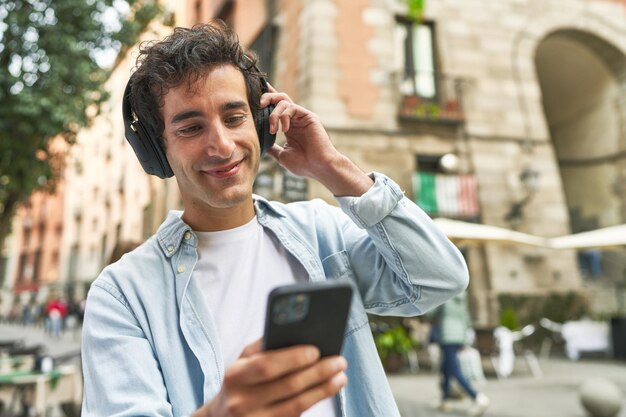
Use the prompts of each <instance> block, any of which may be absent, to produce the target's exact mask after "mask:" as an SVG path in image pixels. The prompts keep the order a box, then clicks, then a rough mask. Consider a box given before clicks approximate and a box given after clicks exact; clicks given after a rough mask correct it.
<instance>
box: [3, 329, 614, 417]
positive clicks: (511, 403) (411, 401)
mask: <svg viewBox="0 0 626 417" xmlns="http://www.w3.org/2000/svg"><path fill="white" fill-rule="evenodd" d="M6 339H23V340H24V341H25V342H26V343H27V344H29V345H30V344H44V345H45V346H47V352H48V353H49V354H51V355H53V356H58V355H63V354H68V353H72V352H75V351H77V350H78V349H79V348H80V337H79V334H78V333H76V334H72V333H67V332H66V333H65V334H63V336H62V337H61V338H60V339H50V338H49V337H48V336H47V335H46V334H44V332H43V330H42V329H41V328H34V327H22V326H18V325H9V324H4V323H3V324H0V340H6ZM540 364H541V369H542V371H543V374H544V376H543V377H541V378H534V377H533V376H532V375H531V374H530V373H529V372H528V370H527V369H526V368H525V367H524V365H523V364H522V363H521V362H520V364H518V365H519V366H516V370H515V372H514V373H513V375H512V376H511V377H510V378H508V379H504V380H498V379H496V378H495V377H488V379H487V382H486V383H485V384H484V385H483V386H480V387H479V389H480V391H482V392H484V393H485V394H487V396H488V397H489V398H490V399H491V406H490V407H489V409H488V410H487V412H486V413H485V414H484V415H485V416H486V417H585V416H586V415H587V414H586V413H585V411H584V409H583V407H582V406H581V404H580V399H579V388H580V385H581V384H582V383H583V382H585V381H587V380H589V379H591V378H600V377H602V378H607V379H608V380H610V381H612V382H613V383H615V384H616V385H617V386H618V387H619V389H620V390H621V392H622V393H626V361H614V360H610V359H606V358H602V357H593V358H591V357H590V358H586V357H584V358H583V359H581V360H579V361H576V362H573V361H570V360H568V359H565V358H550V359H548V360H541V361H540ZM389 382H390V384H391V388H392V391H393V393H394V396H395V397H396V400H397V402H398V406H399V408H400V410H401V413H402V416H403V417H417V416H420V417H426V416H428V417H442V416H447V417H457V416H466V415H467V412H466V410H467V407H466V405H467V401H460V402H459V405H458V406H456V407H455V410H453V411H452V412H447V413H443V412H440V411H438V410H437V409H436V408H435V407H434V406H435V404H436V401H437V397H438V376H437V374H436V373H434V372H431V371H429V370H427V369H426V370H420V371H418V372H416V373H410V374H408V373H407V374H399V375H391V376H389ZM352 383H358V382H355V381H353V382H352ZM624 398H626V395H622V402H623V404H622V409H621V412H620V414H619V417H626V400H624ZM49 414H50V415H51V416H50V417H57V416H60V413H59V410H51V413H49ZM381 417H383V416H381Z"/></svg>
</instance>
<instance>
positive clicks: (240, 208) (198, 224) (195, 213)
mask: <svg viewBox="0 0 626 417" xmlns="http://www.w3.org/2000/svg"><path fill="white" fill-rule="evenodd" d="M254 216H255V211H254V203H253V201H252V197H250V199H248V200H246V201H245V202H242V203H241V204H239V205H237V206H234V207H226V208H215V207H202V208H200V207H196V206H193V205H192V206H191V207H185V211H184V212H183V216H182V220H183V221H184V222H185V223H187V224H188V225H189V226H190V227H191V228H192V229H193V230H195V231H196V232H219V231H221V230H229V229H234V228H235V227H239V226H243V225H244V224H247V223H248V222H250V220H252V219H253V218H254Z"/></svg>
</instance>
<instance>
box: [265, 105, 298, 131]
mask: <svg viewBox="0 0 626 417" xmlns="http://www.w3.org/2000/svg"><path fill="white" fill-rule="evenodd" d="M297 109H298V107H297V106H296V105H295V104H293V103H291V102H288V101H285V100H282V101H280V102H279V103H278V104H277V105H276V107H275V108H274V110H273V111H272V114H270V119H269V122H270V133H276V132H278V126H279V125H278V121H279V120H280V123H281V126H282V131H283V132H287V131H288V130H289V126H290V125H291V122H290V119H291V118H292V117H293V116H295V114H296V111H297Z"/></svg>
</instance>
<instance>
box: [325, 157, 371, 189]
mask: <svg viewBox="0 0 626 417" xmlns="http://www.w3.org/2000/svg"><path fill="white" fill-rule="evenodd" d="M314 179H316V180H317V181H319V182H320V183H321V184H322V185H323V186H325V187H326V188H327V189H328V190H329V191H330V192H331V193H333V195H335V196H337V197H360V196H361V195H363V194H365V192H367V190H369V189H370V188H371V187H372V185H373V184H374V180H373V179H372V178H371V177H370V176H368V175H367V174H366V173H365V172H363V170H362V169H361V168H359V167H358V166H357V165H356V164H355V163H354V162H352V160H350V159H349V158H348V157H346V156H345V155H342V154H337V156H336V157H335V158H333V159H332V160H331V161H328V162H326V163H325V164H324V166H323V167H322V168H321V169H320V171H319V173H318V174H317V175H315V176H314Z"/></svg>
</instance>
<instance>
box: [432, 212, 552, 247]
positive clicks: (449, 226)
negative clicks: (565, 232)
mask: <svg viewBox="0 0 626 417" xmlns="http://www.w3.org/2000/svg"><path fill="white" fill-rule="evenodd" d="M434 221H435V224H437V226H439V228H440V229H441V230H442V231H443V233H445V235H446V236H448V239H450V240H451V241H453V242H455V243H467V242H479V243H487V242H499V243H505V244H524V245H531V246H544V247H545V246H548V242H547V239H546V238H543V237H540V236H534V235H530V234H527V233H522V232H516V231H515V230H510V229H507V228H504V227H497V226H490V225H488V224H480V223H469V222H463V221H459V220H451V219H446V218H442V217H439V218H436V219H434Z"/></svg>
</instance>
